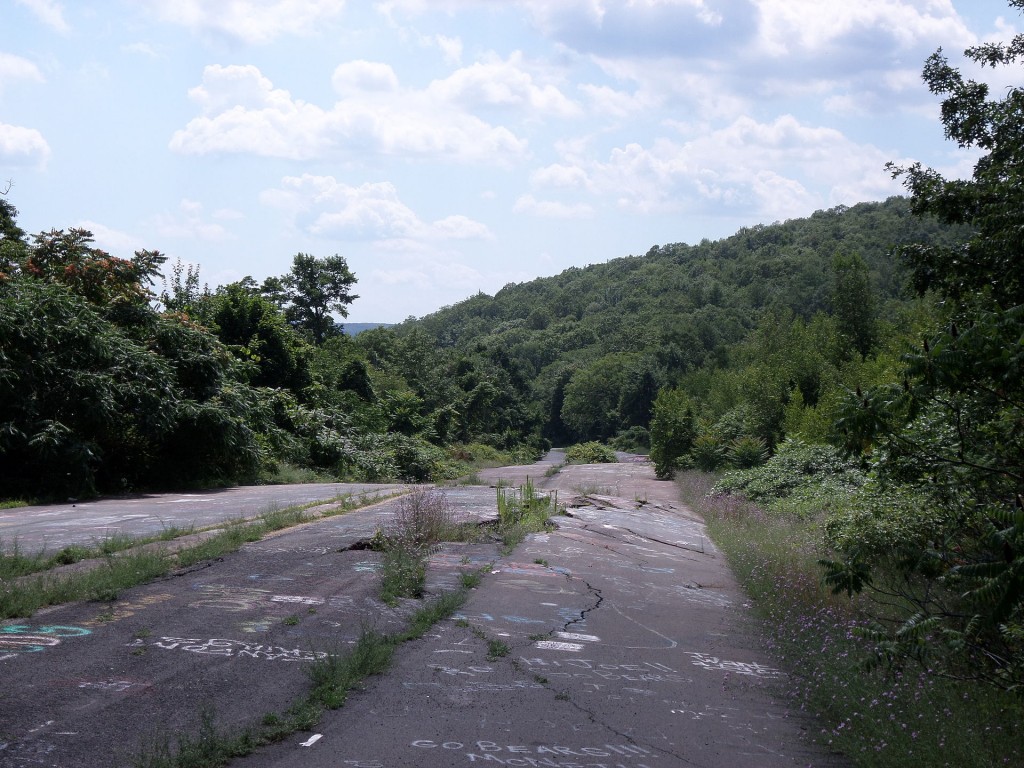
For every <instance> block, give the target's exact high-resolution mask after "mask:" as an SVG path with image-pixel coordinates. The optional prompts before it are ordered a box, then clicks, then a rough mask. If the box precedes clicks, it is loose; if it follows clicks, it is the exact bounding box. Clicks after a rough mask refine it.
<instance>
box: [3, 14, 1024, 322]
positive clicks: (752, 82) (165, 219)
mask: <svg viewBox="0 0 1024 768" xmlns="http://www.w3.org/2000/svg"><path fill="white" fill-rule="evenodd" d="M0 19H2V20H3V21H2V22H0V24H2V27H3V30H4V34H3V35H0V181H2V182H4V184H2V185H0V189H2V188H3V186H6V181H8V180H10V181H11V182H12V183H13V186H12V188H11V190H10V192H9V193H8V198H7V199H8V200H9V201H10V202H11V203H13V204H14V205H15V206H16V207H17V208H18V209H19V210H20V212H21V216H20V223H21V225H22V227H23V228H25V229H26V230H28V231H29V232H39V231H44V230H49V229H53V228H68V227H75V226H78V227H84V228H87V229H90V230H91V231H92V232H93V233H94V234H95V237H96V242H97V244H98V245H99V246H100V247H103V248H105V249H107V250H109V251H110V252H111V253H113V254H115V255H119V256H130V255H131V253H132V252H133V251H134V250H136V249H138V248H152V249H157V250H160V251H162V252H164V253H166V254H167V255H168V256H169V258H170V260H171V261H172V262H173V260H175V259H181V260H182V261H184V262H186V263H189V264H197V265H199V267H200V274H201V279H202V281H203V282H206V283H209V284H210V286H211V287H213V286H216V285H220V284H224V283H228V282H231V281H234V280H238V279H240V278H242V277H243V276H245V275H251V276H253V277H255V278H256V279H257V280H262V278H264V277H266V276H268V275H281V274H284V273H285V272H287V271H288V268H289V266H290V263H291V258H292V256H293V255H294V254H296V253H298V252H304V253H312V254H314V255H316V256H329V255H332V254H335V253H337V254H340V255H342V256H344V257H345V258H346V259H347V260H348V263H349V266H350V268H351V269H352V271H353V272H355V274H356V277H357V278H358V281H359V282H358V285H357V287H356V292H357V293H358V294H359V295H360V298H359V299H358V300H357V301H356V302H355V303H354V304H353V305H352V306H351V308H350V314H349V320H350V321H351V322H397V321H400V320H402V319H404V318H406V317H409V316H423V315H425V314H429V313H430V312H432V311H434V310H436V309H438V308H440V307H442V306H444V305H448V304H453V303H455V302H457V301H460V300H461V299H464V298H466V297H468V296H470V295H472V294H474V293H476V292H478V291H484V292H485V293H491V294H493V293H494V292H496V291H497V290H499V289H500V288H501V287H502V286H503V285H505V284H506V283H510V282H522V281H525V280H530V279H533V278H534V277H538V276H546V275H553V274H557V273H558V272H561V271H562V270H563V269H565V268H567V267H569V266H573V265H576V266H583V265H586V264H591V263H596V262H603V261H606V260H608V259H612V258H617V257H620V256H626V255H629V254H642V253H645V252H646V251H647V250H648V249H649V248H650V247H651V246H652V245H656V244H664V243H674V242H689V243H694V242H699V241H700V240H701V239H702V238H705V237H706V238H710V239H716V238H719V237H724V236H726V235H729V234H731V233H732V232H734V231H736V230H737V229H738V228H740V227H742V226H749V225H753V224H757V223H771V222H773V221H778V220H785V219H787V218H795V217H800V216H806V215H809V214H810V213H812V212H813V211H815V210H818V209H821V208H829V207H832V206H834V205H838V204H847V205H850V204H854V203H857V202H861V201H865V200H880V199H884V198H885V197H887V196H889V195H891V194H896V193H899V192H900V191H901V190H900V187H899V186H898V185H897V184H896V183H895V182H893V181H892V180H890V179H889V177H888V175H887V174H886V173H885V170H884V165H885V163H886V161H889V160H893V161H896V162H909V161H911V160H920V161H922V162H923V163H925V164H926V165H931V166H933V167H936V168H939V169H940V170H942V171H944V172H946V173H948V174H951V175H956V174H961V175H963V174H967V173H969V170H970V167H971V162H972V159H973V158H972V156H971V155H970V154H969V153H967V152H964V151H961V150H958V149H957V148H956V146H955V145H953V144H950V143H948V142H946V141H944V139H943V134H942V126H941V123H940V122H939V120H938V101H937V99H936V98H935V97H933V96H932V95H930V94H929V93H928V91H927V89H926V88H925V87H924V85H923V84H922V82H921V79H920V72H921V66H922V63H923V61H924V59H925V57H926V56H927V55H928V54H930V53H931V52H932V51H934V50H935V49H936V48H938V47H939V46H942V47H943V48H944V50H945V51H946V52H947V54H948V55H949V56H950V57H951V59H952V60H953V62H954V63H958V64H959V63H960V53H961V52H962V50H963V49H964V48H965V47H967V46H968V45H972V44H975V43H977V42H979V41H983V40H1003V41H1008V40H1009V39H1010V37H1011V36H1012V35H1013V34H1014V32H1015V31H1016V30H1017V29H1018V28H1020V17H1019V15H1018V13H1017V12H1016V11H1015V10H1014V9H1011V8H1010V7H1009V6H1008V5H1007V4H1006V3H1005V2H1003V0H520V1H519V2H512V1H508V2H504V1H502V0H381V1H380V2H354V1H352V0H349V2H343V1H342V0H205V1H204V0H175V1H174V2H166V1H165V0H95V1H90V0H75V2H70V0H69V1H68V2H57V1H56V0H0ZM968 71H970V70H968ZM1019 74H1020V73H1019V70H1018V71H1016V72H1010V73H1008V72H1006V71H999V72H996V73H992V72H991V71H988V72H985V73H977V75H978V76H980V77H984V78H988V79H989V80H990V81H991V83H992V85H993V86H995V87H997V88H998V87H1002V86H1006V85H1009V84H1011V83H1010V82H1003V81H1004V80H1006V79H1007V78H1008V77H1014V78H1016V80H1015V82H1017V83H1019ZM169 266H170V262H169V264H168V267H169ZM169 271H170V270H169V269H168V270H167V272H168V273H169ZM158 287H160V286H158Z"/></svg>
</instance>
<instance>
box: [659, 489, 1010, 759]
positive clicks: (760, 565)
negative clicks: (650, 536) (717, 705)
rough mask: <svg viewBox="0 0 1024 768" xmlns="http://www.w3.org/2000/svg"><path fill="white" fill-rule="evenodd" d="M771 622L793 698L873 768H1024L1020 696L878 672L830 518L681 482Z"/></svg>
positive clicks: (824, 734)
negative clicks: (840, 583) (836, 561)
mask: <svg viewBox="0 0 1024 768" xmlns="http://www.w3.org/2000/svg"><path fill="white" fill-rule="evenodd" d="M677 481H678V483H679V487H680V490H681V495H682V497H683V500H684V501H685V502H686V503H688V504H689V505H690V506H691V507H692V508H693V509H695V510H697V511H698V512H700V513H701V514H702V515H703V516H704V519H705V522H706V523H707V526H708V532H709V533H710V535H711V537H712V539H714V541H715V543H716V544H717V545H718V546H719V547H720V548H721V549H722V550H723V552H724V553H725V555H726V557H727V558H728V560H729V564H730V566H731V567H732V569H733V572H734V573H735V574H736V576H737V578H738V580H739V581H740V584H741V585H742V586H743V589H744V590H745V591H746V592H747V594H748V595H749V596H750V597H751V598H752V600H753V601H754V604H755V606H756V609H757V614H758V616H759V618H760V619H761V620H762V622H763V630H764V637H765V642H766V644H767V646H768V648H769V649H770V650H771V652H772V653H773V655H774V657H775V660H776V662H777V663H778V664H779V665H780V666H782V667H783V668H784V669H786V670H787V672H788V673H789V683H788V684H787V688H786V690H785V693H786V695H787V696H788V697H789V699H790V700H791V701H792V703H793V705H794V706H798V707H799V708H800V709H802V710H805V711H809V712H811V713H813V714H814V715H816V716H817V718H818V721H819V723H820V726H819V731H818V733H817V734H816V737H817V739H818V740H819V741H820V742H821V743H822V744H824V745H826V746H828V747H830V748H832V749H834V750H837V751H840V752H843V753H844V754H846V755H847V756H848V757H849V758H851V760H852V762H853V763H854V765H856V766H863V767H864V768H869V767H870V768H917V767H918V766H919V767H920V768H933V766H950V767H951V768H960V767H961V766H963V767H965V768H970V767H974V766H977V768H983V767H984V768H988V767H989V766H1001V765H1013V766H1017V765H1024V734H1022V730H1021V728H1020V727H1019V723H1020V722H1021V717H1022V715H1024V707H1022V701H1021V699H1020V698H1019V696H1016V695H1014V694H1013V693H1007V692H1005V691H998V690H995V689H992V688H988V687H985V686H983V685H981V684H975V683H970V682H965V681H955V680H949V679H946V678H942V677H939V676H937V675H936V674H934V673H933V671H932V670H930V669H928V668H926V667H925V668H905V669H902V670H899V669H886V668H879V669H874V670H873V671H868V669H867V667H866V665H865V662H866V661H867V659H868V658H870V648H869V647H868V646H867V645H866V644H865V642H864V641H862V640H861V639H860V638H858V637H857V635H856V634H855V631H856V630H857V628H858V627H861V626H865V625H867V623H868V621H869V618H868V617H869V615H870V606H868V605H867V604H865V603H863V602H861V601H860V600H859V599H849V598H846V597H845V596H842V597H838V596H835V595H833V594H831V592H830V591H829V590H828V589H826V588H825V587H824V586H823V585H822V581H821V576H822V574H821V569H820V567H819V566H818V564H817V563H818V560H819V559H820V558H822V557H823V556H825V554H826V553H824V552H823V551H822V543H821V542H822V537H821V535H820V534H821V525H822V523H823V521H822V519H821V518H820V517H815V516H813V515H808V514H807V508H806V507H804V508H802V509H801V510H800V511H799V513H794V512H792V511H787V510H786V507H785V506H784V505H781V506H780V507H779V508H778V509H774V510H773V509H770V508H764V507H761V506H758V505H755V504H752V503H750V502H747V501H746V500H744V499H743V498H742V497H741V496H737V495H734V494H728V495H727V494H717V495H709V493H710V491H711V488H712V486H713V483H714V477H713V476H712V475H708V474H705V473H701V472H685V473H681V474H680V475H679V476H678V477H677Z"/></svg>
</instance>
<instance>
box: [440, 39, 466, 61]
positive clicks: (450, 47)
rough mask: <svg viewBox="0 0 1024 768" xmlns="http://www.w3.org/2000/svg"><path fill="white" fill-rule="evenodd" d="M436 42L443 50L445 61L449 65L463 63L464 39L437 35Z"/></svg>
mask: <svg viewBox="0 0 1024 768" xmlns="http://www.w3.org/2000/svg"><path fill="white" fill-rule="evenodd" d="M434 42H435V43H436V44H437V47H438V48H440V49H441V53H442V54H443V55H444V60H445V61H446V62H447V63H449V64H461V63H462V39H461V38H459V37H448V36H447V35H435V36H434Z"/></svg>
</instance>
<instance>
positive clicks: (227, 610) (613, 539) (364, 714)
mask: <svg viewBox="0 0 1024 768" xmlns="http://www.w3.org/2000/svg"><path fill="white" fill-rule="evenodd" d="M554 461H557V457H556V458H555V460H554ZM552 463H553V461H552V460H549V462H548V466H550V465H551V464H552ZM544 469H545V465H541V466H539V467H538V466H533V467H520V468H506V469H503V470H490V471H488V472H487V473H481V475H484V476H485V478H486V479H487V480H488V481H490V482H496V481H497V480H498V479H499V478H510V479H511V480H512V482H516V483H518V482H522V480H523V479H525V476H526V475H527V474H530V475H531V476H533V477H535V478H539V477H540V476H542V475H543V474H544ZM539 485H541V486H542V487H545V488H547V489H549V490H557V491H558V493H559V501H560V503H568V504H569V509H568V513H569V514H568V516H563V517H559V518H557V528H556V529H555V530H551V531H549V532H546V533H542V534H534V535H531V536H530V537H528V538H527V539H526V541H524V542H523V544H521V545H520V546H519V547H518V548H517V549H516V550H515V551H514V552H513V553H512V554H511V555H509V556H507V557H501V556H500V555H499V554H498V551H497V549H496V546H495V545H494V544H491V543H487V544H471V545H467V544H452V545H447V546H445V547H443V548H442V549H441V550H440V551H439V552H438V553H437V554H436V555H435V556H434V557H433V558H432V560H431V563H430V567H429V569H428V593H430V594H438V593H440V592H442V591H444V590H448V589H452V588H455V587H456V586H457V585H458V584H459V574H460V572H463V571H465V570H473V569H477V568H480V567H481V566H483V565H487V564H490V568H489V570H490V572H489V573H488V574H487V575H486V576H485V577H484V579H483V581H482V582H481V584H480V586H479V587H478V588H477V589H475V590H474V591H473V592H472V594H471V597H470V599H469V600H468V602H467V603H466V604H465V606H464V607H463V609H462V612H461V613H460V614H458V615H457V616H455V617H454V618H452V619H450V620H446V621H443V622H441V623H439V624H437V625H435V627H434V628H433V630H432V631H431V632H430V633H429V634H428V635H427V636H425V637H423V638H422V639H420V640H418V641H414V642H410V643H406V644H404V645H402V646H401V647H400V648H399V649H398V651H397V654H396V658H395V664H394V666H393V668H392V669H391V670H390V671H389V672H388V673H387V674H385V675H383V676H380V677H377V678H372V679H370V680H368V681H367V682H366V685H365V688H364V689H363V690H361V691H358V692H354V693H353V694H352V695H351V696H350V697H349V700H348V703H347V704H346V705H345V707H344V708H342V709H340V710H336V711H334V712H330V713H327V714H326V715H325V717H324V718H323V720H322V722H321V723H320V725H319V726H318V728H317V730H316V732H315V733H301V734H294V735H293V736H291V737H289V738H288V739H286V740H284V741H283V742H281V743H279V744H277V745H274V746H271V747H267V748H265V749H262V750H260V751H259V752H257V753H255V754H253V755H251V756H249V757H246V758H242V759H239V760H237V761H235V762H233V763H232V766H240V767H242V768H246V767H248V768H257V767H258V768H265V767H269V766H273V767H275V768H278V767H280V768H284V767H286V766H303V768H327V767H328V766H330V767H331V768H339V767H342V766H354V767H355V768H399V767H401V766H428V767H430V768H432V767H434V766H436V767H438V768H445V767H447V766H465V765H470V764H474V763H490V764H494V765H509V766H546V767H547V768H580V767H582V766H586V767H587V768H601V767H602V766H603V767H604V768H615V767H622V768H659V767H662V768H675V767H676V766H705V767H707V768H712V767H714V766H727V767H729V768H732V767H733V766H736V767H739V768H742V767H744V766H751V767H753V766H759V767H760V766H796V765H800V766H806V765H814V766H833V765H835V766H839V765H842V764H843V763H842V762H841V761H839V760H838V759H837V758H836V757H835V756H833V755H830V754H829V753H827V752H826V751H824V750H823V749H821V748H819V747H817V746H815V745H814V744H813V743H812V740H811V739H810V738H809V735H810V734H813V733H814V732H815V728H814V726H813V724H812V723H810V722H809V721H807V720H805V719H804V718H803V717H802V716H799V715H798V714H797V713H794V712H791V711H789V710H788V708H787V706H786V704H785V703H784V701H783V700H782V699H781V698H780V697H779V692H780V690H781V689H783V688H784V687H785V683H786V680H785V677H784V675H782V673H781V672H779V671H778V670H777V669H775V667H774V665H773V662H772V660H771V659H770V658H768V657H766V656H765V654H764V652H763V651H762V650H761V649H760V646H759V644H758V642H757V641H756V639H755V637H754V635H753V634H752V632H751V629H752V628H751V625H750V622H749V619H748V615H747V610H746V607H745V606H744V604H743V597H742V595H741V593H740V592H739V590H738V589H737V587H736V584H735V582H734V581H733V579H732V576H731V575H730V573H729V571H728V568H727V567H726V564H725V562H724V560H723V558H722V557H721V555H720V553H718V552H717V550H716V549H715V548H714V546H713V544H712V543H711V542H710V541H709V540H708V539H707V537H706V535H705V533H704V528H703V525H702V523H701V521H700V520H699V519H698V518H697V517H696V516H695V515H693V514H692V513H691V512H689V510H687V509H686V508H685V507H683V506H682V505H681V504H679V502H678V501H676V488H675V486H674V485H673V484H671V483H667V482H658V481H656V480H654V477H653V471H652V470H651V468H650V466H648V465H643V464H616V465H592V466H570V467H566V468H564V469H562V471H561V472H559V473H557V474H555V475H553V476H552V477H550V478H546V479H544V480H542V481H541V482H540V483H539ZM445 493H446V494H447V495H448V497H449V499H450V501H451V502H452V504H453V506H454V507H455V508H456V509H457V510H458V513H459V514H460V515H463V516H466V517H468V518H477V519H483V518H488V517H493V516H494V514H495V511H496V510H495V507H496V505H495V492H494V490H493V488H487V487H461V488H452V489H447V490H446V491H445ZM397 504H398V502H397V500H391V501H386V502H383V503H380V504H376V505H374V506H372V507H370V508H367V509H363V510H358V511H355V512H350V513H348V514H345V515H342V516H339V517H332V518H328V519H324V520H320V521H317V522H314V523H310V524H307V525H303V526H300V527H297V528H295V529H292V530H289V531H283V532H280V533H278V534H275V535H273V536H271V537H268V538H266V539H264V540H263V541H261V542H256V543H253V544H249V545H246V546H244V547H243V548H242V549H241V550H240V551H239V552H237V553H234V554H232V555H228V556H226V557H224V558H221V559H219V560H217V561H214V562H210V563H206V564H204V565H203V566H200V567H197V568H193V569H189V570H187V571H182V572H179V573H177V574H175V575H173V576H171V577H168V578H166V579H162V580H160V581H158V582H155V583H153V584H150V585H146V586H144V587H139V588H136V589H132V590H127V591H125V592H124V593H123V594H121V595H119V597H118V599H117V600H116V601H114V602H112V603H81V604H74V605H67V606H61V607H58V608H54V609H49V610H47V611H44V612H40V613H39V614H37V615H36V616H35V617H33V618H32V619H30V620H21V621H6V622H0V675H3V681H4V684H3V686H0V768H14V767H15V766H17V768H24V767H25V766H50V767H52V768H90V767H91V766H116V765H131V764H132V760H133V755H136V754H138V750H139V749H140V747H142V746H143V745H145V744H146V743H153V742H154V740H156V741H159V739H160V738H171V739H172V740H173V737H174V736H175V735H176V734H178V733H195V732H196V730H197V727H198V723H199V721H200V719H201V716H202V714H203V713H204V712H211V713H213V714H214V715H215V717H216V722H217V724H218V725H219V726H221V727H224V726H238V725H244V724H246V723H250V722H253V721H258V720H259V719H260V718H261V717H263V715H264V714H265V713H267V712H274V711H277V712H280V711H282V710H283V708H285V707H287V706H288V704H289V703H290V702H292V701H295V700H296V698H297V697H300V696H302V695H303V692H304V691H306V690H308V685H309V683H308V680H307V678H306V675H305V671H304V670H305V668H306V667H307V666H308V664H309V662H310V661H311V660H313V659H315V658H317V657H318V656H319V655H321V654H323V653H328V652H335V651H339V650H343V649H344V648H345V647H347V646H348V645H349V644H351V643H352V642H353V641H354V640H355V638H357V637H358V635H359V634H360V632H361V630H362V628H363V627H367V626H369V627H374V628H377V629H379V630H381V631H385V632H390V631H395V630H396V629H398V628H399V627H401V626H402V624H403V622H404V621H405V618H406V617H407V616H408V615H409V614H410V612H411V611H413V610H415V608H416V607H417V606H416V601H412V600H410V601H406V602H403V603H402V604H401V605H399V606H398V607H397V608H394V609H392V608H388V607H387V606H385V605H383V604H382V603H380V601H379V600H377V598H376V595H377V589H378V587H377V584H378V579H379V575H378V572H379V557H378V556H377V555H376V554H375V553H373V552H369V551H366V550H362V549H353V548H352V547H353V545H354V544H356V543H357V542H359V541H361V540H365V539H366V538H367V537H368V536H370V535H371V534H372V532H373V531H374V529H375V528H376V527H377V526H378V525H380V524H382V523H385V522H386V521H387V520H388V519H389V517H390V516H391V515H393V514H394V511H395V509H396V505H397Z"/></svg>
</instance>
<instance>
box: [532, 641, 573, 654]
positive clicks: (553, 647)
mask: <svg viewBox="0 0 1024 768" xmlns="http://www.w3.org/2000/svg"><path fill="white" fill-rule="evenodd" d="M533 647H534V648H543V649H545V650H548V651H572V652H574V653H575V652H578V651H582V650H583V648H584V646H583V645H582V644H581V643H562V642H558V641H557V640H538V641H537V642H536V643H534V645H533Z"/></svg>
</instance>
